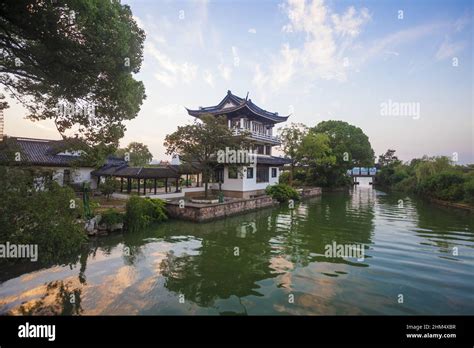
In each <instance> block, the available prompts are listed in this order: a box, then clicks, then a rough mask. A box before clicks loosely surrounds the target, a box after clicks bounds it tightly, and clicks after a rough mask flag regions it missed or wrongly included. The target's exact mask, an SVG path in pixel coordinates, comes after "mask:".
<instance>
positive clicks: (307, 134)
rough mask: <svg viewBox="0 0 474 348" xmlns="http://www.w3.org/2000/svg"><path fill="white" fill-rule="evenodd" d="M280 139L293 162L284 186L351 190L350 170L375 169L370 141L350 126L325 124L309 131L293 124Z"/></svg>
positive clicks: (284, 131)
mask: <svg viewBox="0 0 474 348" xmlns="http://www.w3.org/2000/svg"><path fill="white" fill-rule="evenodd" d="M280 138H281V141H282V144H283V145H282V149H283V151H284V152H285V155H286V157H288V158H290V159H291V160H292V162H291V171H290V174H289V177H288V180H287V179H286V177H284V178H283V180H287V181H282V183H288V184H289V185H291V186H296V184H306V185H316V186H331V187H334V186H348V185H350V184H351V180H350V178H348V177H347V176H346V172H347V169H349V168H352V167H354V166H371V165H373V160H374V151H373V150H372V147H371V145H370V142H369V138H368V137H367V136H366V135H365V134H364V132H363V131H362V130H361V129H360V128H357V127H355V126H353V125H350V124H348V123H347V122H342V121H324V122H320V123H319V124H318V125H316V126H315V127H313V128H311V129H309V130H308V129H307V128H306V127H305V126H304V125H299V124H292V125H290V126H289V127H285V128H283V129H282V131H280ZM297 166H299V167H304V168H305V169H304V170H300V169H297V168H296V167H297ZM298 175H299V176H300V177H299V179H298V178H297V176H298ZM293 179H294V180H293Z"/></svg>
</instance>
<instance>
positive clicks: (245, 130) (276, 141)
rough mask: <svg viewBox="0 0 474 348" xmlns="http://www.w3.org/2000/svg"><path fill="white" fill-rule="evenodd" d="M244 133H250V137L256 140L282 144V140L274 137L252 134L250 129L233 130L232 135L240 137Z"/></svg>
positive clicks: (257, 133)
mask: <svg viewBox="0 0 474 348" xmlns="http://www.w3.org/2000/svg"><path fill="white" fill-rule="evenodd" d="M242 133H249V134H250V137H251V138H253V139H256V140H263V141H269V142H272V143H280V140H279V139H278V138H277V137H275V136H273V135H268V134H263V133H259V132H252V131H251V130H250V129H240V128H233V129H232V134H234V135H240V134H242Z"/></svg>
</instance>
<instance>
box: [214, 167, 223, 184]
mask: <svg viewBox="0 0 474 348" xmlns="http://www.w3.org/2000/svg"><path fill="white" fill-rule="evenodd" d="M214 180H215V182H224V169H222V168H218V169H216V170H215V171H214Z"/></svg>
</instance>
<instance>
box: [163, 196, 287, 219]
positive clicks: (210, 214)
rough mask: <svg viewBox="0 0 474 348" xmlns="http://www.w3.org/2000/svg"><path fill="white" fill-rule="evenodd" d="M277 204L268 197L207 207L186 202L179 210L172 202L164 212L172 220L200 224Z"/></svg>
mask: <svg viewBox="0 0 474 348" xmlns="http://www.w3.org/2000/svg"><path fill="white" fill-rule="evenodd" d="M277 204H278V202H277V201H275V200H273V199H272V198H271V197H269V196H263V197H258V198H253V199H243V200H233V201H230V202H225V203H217V204H207V205H205V204H195V203H190V202H186V203H185V206H184V207H181V208H180V206H179V201H172V202H167V203H166V211H167V213H168V215H169V216H170V217H172V218H176V219H182V220H190V221H195V222H202V221H210V220H215V219H220V218H223V217H226V216H232V215H237V214H240V213H243V212H247V211H251V210H256V209H260V208H266V207H272V206H274V205H277Z"/></svg>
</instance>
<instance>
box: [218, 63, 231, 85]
mask: <svg viewBox="0 0 474 348" xmlns="http://www.w3.org/2000/svg"><path fill="white" fill-rule="evenodd" d="M217 70H218V71H219V74H220V75H221V77H222V78H223V79H224V80H226V81H229V80H230V77H231V75H232V68H231V67H229V66H228V65H225V64H224V63H222V62H221V63H220V64H219V65H218V66H217Z"/></svg>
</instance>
